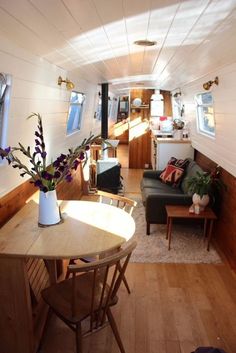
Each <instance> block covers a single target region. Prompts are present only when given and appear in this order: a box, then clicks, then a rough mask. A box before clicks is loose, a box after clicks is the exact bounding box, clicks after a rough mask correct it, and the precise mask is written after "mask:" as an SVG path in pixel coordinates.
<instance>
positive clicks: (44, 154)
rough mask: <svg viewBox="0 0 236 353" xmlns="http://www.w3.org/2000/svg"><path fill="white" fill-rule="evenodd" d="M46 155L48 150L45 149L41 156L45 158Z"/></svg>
mask: <svg viewBox="0 0 236 353" xmlns="http://www.w3.org/2000/svg"><path fill="white" fill-rule="evenodd" d="M46 156H47V152H45V151H44V152H42V153H41V157H42V158H43V159H44V158H46Z"/></svg>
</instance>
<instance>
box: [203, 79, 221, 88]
mask: <svg viewBox="0 0 236 353" xmlns="http://www.w3.org/2000/svg"><path fill="white" fill-rule="evenodd" d="M213 83H215V84H216V85H217V86H218V84H219V77H218V76H216V78H215V79H214V81H207V82H206V83H203V88H204V89H205V90H206V91H208V90H209V89H210V88H211V86H212V85H213Z"/></svg>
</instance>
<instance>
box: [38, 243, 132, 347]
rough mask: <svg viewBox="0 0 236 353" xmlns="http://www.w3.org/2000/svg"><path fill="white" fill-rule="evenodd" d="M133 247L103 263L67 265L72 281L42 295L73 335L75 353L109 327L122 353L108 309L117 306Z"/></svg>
mask: <svg viewBox="0 0 236 353" xmlns="http://www.w3.org/2000/svg"><path fill="white" fill-rule="evenodd" d="M135 247H136V242H132V243H130V244H129V246H127V247H126V248H125V249H121V250H120V251H119V252H117V253H115V254H113V255H112V256H109V257H107V258H105V259H101V260H98V261H94V262H92V263H89V264H80V265H69V266H68V270H69V272H70V273H71V274H72V278H69V279H65V280H63V281H61V282H59V283H56V284H53V285H51V286H50V287H48V288H46V289H44V290H43V291H42V297H43V299H44V300H45V302H46V303H47V304H48V305H49V307H50V309H51V310H52V312H54V313H55V314H56V315H57V316H58V317H59V318H60V319H61V320H62V321H64V322H65V323H66V324H67V325H68V326H69V327H70V328H71V329H72V330H73V331H74V332H75V335H76V352H77V353H82V337H84V336H87V335H89V334H92V333H94V332H96V331H98V330H99V329H101V328H103V327H104V326H106V325H107V324H110V326H111V329H112V331H113V334H114V336H115V339H116V341H117V344H118V346H119V348H120V351H121V353H125V349H124V346H123V343H122V341H121V338H120V335H119V332H118V329H117V326H116V322H115V319H114V317H113V315H112V312H111V307H112V306H113V305H115V304H116V303H117V302H118V296H117V293H118V290H119V287H120V284H121V281H122V280H123V278H124V274H125V271H126V268H127V265H128V262H129V259H130V256H131V253H132V251H133V249H134V248H135ZM85 321H86V322H85ZM85 323H86V324H87V325H86V327H85Z"/></svg>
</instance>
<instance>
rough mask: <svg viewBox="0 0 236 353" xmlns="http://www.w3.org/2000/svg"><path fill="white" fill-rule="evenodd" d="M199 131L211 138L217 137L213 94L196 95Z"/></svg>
mask: <svg viewBox="0 0 236 353" xmlns="http://www.w3.org/2000/svg"><path fill="white" fill-rule="evenodd" d="M196 103H197V123H198V130H199V132H201V133H204V134H207V135H209V136H215V119H214V110H213V99H212V94H211V92H207V93H199V94H197V95H196Z"/></svg>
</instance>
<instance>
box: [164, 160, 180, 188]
mask: <svg viewBox="0 0 236 353" xmlns="http://www.w3.org/2000/svg"><path fill="white" fill-rule="evenodd" d="M183 174H184V169H183V168H180V167H176V166H175V165H172V164H168V165H167V166H166V168H165V169H164V170H163V172H162V173H161V175H160V179H161V180H162V181H163V182H164V183H166V184H169V185H172V186H177V185H178V182H179V181H180V179H181V178H182V176H183Z"/></svg>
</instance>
